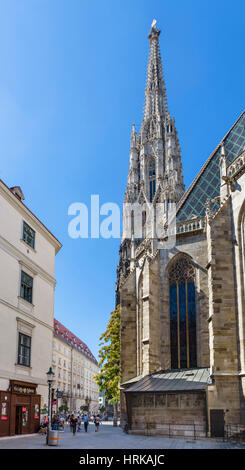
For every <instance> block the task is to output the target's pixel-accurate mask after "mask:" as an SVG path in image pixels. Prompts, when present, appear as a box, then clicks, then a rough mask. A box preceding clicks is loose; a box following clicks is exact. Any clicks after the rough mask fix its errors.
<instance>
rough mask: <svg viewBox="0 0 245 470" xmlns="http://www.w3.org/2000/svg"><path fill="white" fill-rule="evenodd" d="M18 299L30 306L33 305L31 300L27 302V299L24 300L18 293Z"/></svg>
mask: <svg viewBox="0 0 245 470" xmlns="http://www.w3.org/2000/svg"><path fill="white" fill-rule="evenodd" d="M18 299H19V300H20V301H23V302H24V303H25V305H30V307H35V305H34V304H32V303H31V302H28V300H26V299H23V297H21V296H20V295H18Z"/></svg>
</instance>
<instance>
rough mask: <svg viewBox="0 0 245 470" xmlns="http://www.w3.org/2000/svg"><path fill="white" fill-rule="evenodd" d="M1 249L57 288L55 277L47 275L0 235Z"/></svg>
mask: <svg viewBox="0 0 245 470" xmlns="http://www.w3.org/2000/svg"><path fill="white" fill-rule="evenodd" d="M0 248H2V249H3V250H4V251H6V252H7V253H8V254H9V255H10V256H12V257H13V258H15V259H16V260H17V261H18V262H19V263H20V264H24V265H25V266H26V267H27V268H29V269H30V270H31V271H32V272H33V273H35V274H38V275H39V276H40V277H42V278H43V279H44V280H45V281H47V282H49V284H51V285H52V286H54V287H55V285H56V280H55V279H54V277H53V276H51V275H50V274H49V273H47V272H46V271H45V270H44V269H42V268H41V267H40V266H39V265H38V264H37V263H35V262H34V261H32V260H31V259H30V258H28V256H26V255H25V254H24V253H23V252H22V251H20V250H19V249H18V248H16V247H15V246H14V245H12V243H10V242H9V241H7V240H6V239H5V238H3V237H2V236H1V235H0Z"/></svg>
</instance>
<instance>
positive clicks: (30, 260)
mask: <svg viewBox="0 0 245 470" xmlns="http://www.w3.org/2000/svg"><path fill="white" fill-rule="evenodd" d="M23 199H24V196H23V193H22V191H21V189H20V187H14V188H9V187H8V186H6V184H4V183H3V181H1V180H0V220H1V226H0V276H1V283H0V435H8V434H11V435H13V434H21V433H29V432H34V431H35V430H36V429H37V428H38V426H39V419H40V411H41V408H43V407H44V406H45V405H47V403H48V386H47V376H46V373H47V371H48V369H49V367H50V365H51V363H52V339H53V338H52V337H53V311H54V292H55V256H56V254H57V253H58V251H59V250H60V248H61V244H60V242H59V241H58V240H57V239H56V238H55V236H54V235H52V233H51V232H50V231H49V230H48V229H47V228H46V227H45V226H44V225H43V224H42V223H41V222H40V220H39V219H38V218H37V217H36V216H35V215H34V214H33V213H32V212H31V211H30V210H29V209H28V208H27V206H26V205H25V204H24V203H23Z"/></svg>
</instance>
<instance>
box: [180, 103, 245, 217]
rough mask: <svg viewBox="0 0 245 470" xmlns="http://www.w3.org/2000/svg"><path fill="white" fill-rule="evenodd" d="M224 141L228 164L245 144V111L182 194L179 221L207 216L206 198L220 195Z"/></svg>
mask: <svg viewBox="0 0 245 470" xmlns="http://www.w3.org/2000/svg"><path fill="white" fill-rule="evenodd" d="M222 143H224V146H225V151H226V159H227V164H228V165H230V164H231V163H232V161H233V160H234V159H235V158H236V157H238V155H239V154H240V153H241V152H242V151H243V149H244V146H245V111H244V112H243V113H242V114H241V116H240V117H239V118H238V120H237V121H236V122H235V124H234V125H233V126H232V128H231V129H230V130H229V132H228V133H227V134H226V135H225V137H224V138H223V139H222V141H221V142H220V143H219V145H218V146H217V147H216V149H215V150H214V152H213V153H212V154H211V155H210V157H209V158H208V160H207V161H206V163H205V164H204V165H203V167H202V168H201V170H200V172H199V173H198V175H197V177H196V178H195V179H194V181H193V183H192V184H191V185H190V187H189V189H188V190H187V191H186V192H185V193H184V195H183V196H182V198H181V200H180V201H179V203H178V206H177V222H180V221H184V220H189V219H191V218H192V217H193V216H194V215H195V216H196V217H203V216H205V211H206V206H205V203H206V200H207V199H214V198H215V197H217V196H219V194H220V171H219V159H220V152H221V146H222Z"/></svg>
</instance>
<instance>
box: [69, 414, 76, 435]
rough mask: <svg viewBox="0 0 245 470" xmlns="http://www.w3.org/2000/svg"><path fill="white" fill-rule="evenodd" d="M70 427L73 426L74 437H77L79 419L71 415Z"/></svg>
mask: <svg viewBox="0 0 245 470" xmlns="http://www.w3.org/2000/svg"><path fill="white" fill-rule="evenodd" d="M70 425H71V428H72V432H73V436H75V435H76V430H77V418H76V416H74V415H71V419H70Z"/></svg>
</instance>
